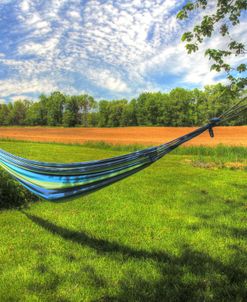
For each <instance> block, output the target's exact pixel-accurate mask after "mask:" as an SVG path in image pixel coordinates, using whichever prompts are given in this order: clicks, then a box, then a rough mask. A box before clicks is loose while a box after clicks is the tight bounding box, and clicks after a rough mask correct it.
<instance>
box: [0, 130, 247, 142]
mask: <svg viewBox="0 0 247 302" xmlns="http://www.w3.org/2000/svg"><path fill="white" fill-rule="evenodd" d="M193 129H195V128H186V127H185V128H170V127H127V128H46V127H43V128H42V127H27V128H16V127H9V128H8V127H3V128H0V138H11V139H17V140H27V141H39V142H64V143H83V142H86V141H105V142H108V143H111V144H141V145H157V144H161V143H164V142H168V141H169V140H172V139H174V138H177V137H179V136H181V135H183V134H185V133H188V132H189V131H192V130H193ZM187 144H188V145H207V146H214V145H217V144H225V145H244V146H247V126H242V127H219V128H215V138H214V139H211V138H210V137H209V135H208V133H205V134H203V135H201V136H199V137H197V138H196V139H194V140H192V141H190V142H189V143H187Z"/></svg>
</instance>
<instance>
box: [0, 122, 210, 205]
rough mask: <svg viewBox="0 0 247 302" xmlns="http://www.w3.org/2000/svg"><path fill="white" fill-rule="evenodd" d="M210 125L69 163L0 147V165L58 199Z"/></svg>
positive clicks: (119, 175) (106, 181) (112, 178)
mask: <svg viewBox="0 0 247 302" xmlns="http://www.w3.org/2000/svg"><path fill="white" fill-rule="evenodd" d="M213 126H215V125H214V124H211V123H210V124H208V125H206V126H203V127H201V128H198V129H197V130H195V131H193V132H191V133H189V134H187V135H184V136H181V137H179V138H177V139H175V140H173V141H171V142H168V143H166V144H162V145H160V146H157V147H152V148H147V149H144V150H141V151H136V152H133V153H130V154H127V155H122V156H117V157H113V158H109V159H103V160H95V161H89V162H79V163H71V164H58V163H45V162H39V161H34V160H28V159H24V158H21V157H19V156H15V155H13V154H11V153H8V152H6V151H4V150H1V149H0V166H1V167H2V168H3V169H5V170H6V171H7V172H9V173H10V174H11V175H12V176H13V177H14V178H15V179H16V180H17V181H18V182H20V183H21V184H22V185H23V186H24V187H25V188H27V189H28V190H29V191H31V192H32V193H34V194H35V195H38V196H39V197H41V198H44V199H46V200H51V201H59V200H63V199H68V198H72V197H75V196H78V195H83V194H87V193H90V192H92V191H95V190H98V189H100V188H103V187H105V186H108V185H110V184H112V183H114V182H116V181H119V180H121V179H123V178H125V177H128V176H130V175H132V174H134V173H136V172H138V171H140V170H142V169H144V168H146V167H148V166H149V165H151V164H152V163H154V162H155V161H157V160H158V159H160V158H161V157H163V156H164V155H165V154H167V153H169V152H170V151H172V150H174V149H175V148H177V147H178V146H180V145H181V144H183V143H185V142H187V141H189V140H191V139H193V138H194V137H196V136H198V135H200V134H202V133H203V132H205V131H206V130H209V129H211V128H212V127H213Z"/></svg>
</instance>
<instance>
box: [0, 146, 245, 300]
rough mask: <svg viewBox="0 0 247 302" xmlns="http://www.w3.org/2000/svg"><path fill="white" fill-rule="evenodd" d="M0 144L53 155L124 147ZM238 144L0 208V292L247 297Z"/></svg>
mask: <svg viewBox="0 0 247 302" xmlns="http://www.w3.org/2000/svg"><path fill="white" fill-rule="evenodd" d="M0 148H3V149H5V150H7V151H10V152H13V153H15V154H17V155H20V156H24V157H28V158H31V159H38V160H43V161H59V162H72V161H73V162H74V161H82V160H90V159H100V158H105V157H110V156H115V155H119V154H122V153H124V150H118V149H117V148H116V147H115V148H110V147H109V148H108V147H107V146H105V147H104V148H103V147H102V146H100V145H98V146H97V145H95V146H93V145H92V146H90V145H86V146H72V145H61V144H43V143H42V144H41V143H29V142H26V143H24V142H11V141H0ZM217 150H218V151H217ZM125 152H126V151H125ZM246 153H247V152H246V149H244V148H239V149H237V148H236V149H234V148H231V149H229V148H224V147H220V148H218V149H214V150H212V149H206V148H204V149H203V148H201V149H200V148H188V149H183V148H182V149H179V150H178V151H176V152H175V153H171V154H169V155H167V156H166V157H164V158H163V159H162V160H160V161H158V162H156V163H155V164H154V165H152V166H151V167H149V168H147V169H146V170H144V171H141V172H139V173H138V174H136V175H134V176H131V177H129V178H127V179H125V180H123V181H121V182H118V183H116V184H114V185H112V186H109V187H107V188H104V189H103V190H100V191H97V192H95V193H93V194H91V195H87V196H85V197H81V198H77V199H74V200H72V201H69V202H65V203H50V202H46V201H43V200H38V199H37V198H35V199H36V201H35V202H32V203H30V204H29V206H28V207H27V208H24V209H22V210H18V209H14V208H12V209H9V210H1V211H0V230H1V232H0V243H1V244H0V301H1V302H5V301H22V302H23V301H61V302H62V301H83V302H84V301H95V302H96V301H167V302H170V301H174V302H175V301H176V302H177V301H231V302H232V301H247V242H246V239H247V238H246V237H247V227H246V223H247V219H246V218H247V208H246V205H247V190H246V189H247V175H246V168H244V165H245V163H246ZM199 154H201V155H199ZM236 161H237V162H238V164H236ZM229 163H230V164H229ZM234 163H235V164H234ZM239 163H240V164H239ZM2 177H3V176H2ZM9 181H10V180H9V179H8V178H5V180H4V181H3V179H2V182H3V183H8V182H9ZM14 193H15V194H22V193H19V188H18V187H16V191H15V192H14ZM6 194H7V193H6ZM12 195H13V192H12ZM21 196H22V195H21ZM11 198H12V197H11ZM23 198H24V197H23ZM32 199H33V198H32Z"/></svg>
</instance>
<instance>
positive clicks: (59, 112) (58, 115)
mask: <svg viewBox="0 0 247 302" xmlns="http://www.w3.org/2000/svg"><path fill="white" fill-rule="evenodd" d="M64 104H65V96H64V95H63V94H62V93H61V92H59V91H55V92H53V93H52V94H51V95H50V96H49V97H48V98H47V101H46V107H47V124H48V125H49V126H58V125H62V119H63V109H64Z"/></svg>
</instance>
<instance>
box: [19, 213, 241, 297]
mask: <svg viewBox="0 0 247 302" xmlns="http://www.w3.org/2000/svg"><path fill="white" fill-rule="evenodd" d="M23 213H24V214H25V215H26V217H27V218H29V219H30V220H32V221H33V222H34V223H35V224H37V225H39V226H40V227H42V228H44V229H45V230H47V231H49V232H51V233H52V234H54V235H58V236H60V237H62V238H63V239H65V240H69V241H72V242H76V243H78V244H80V245H82V246H87V247H90V248H92V249H93V250H94V251H95V252H97V253H98V254H102V255H104V256H105V255H107V256H109V257H111V258H116V257H117V255H119V254H120V255H121V256H122V258H125V260H127V259H136V260H138V261H142V265H145V262H144V261H146V260H152V261H154V263H155V264H156V266H157V269H158V272H159V275H160V277H159V279H157V278H156V279H154V278H152V277H151V278H150V280H147V279H144V278H142V276H139V275H137V274H136V272H135V271H128V272H127V273H126V274H125V276H124V277H123V278H122V279H121V280H119V281H118V285H117V286H118V294H116V295H112V296H111V295H109V296H107V295H105V296H103V297H102V298H100V299H98V300H95V302H96V301H168V302H170V301H176V302H177V301H246V299H247V288H246V281H247V272H246V270H245V267H244V265H243V264H244V263H246V260H247V255H246V254H244V253H242V251H241V250H238V249H236V247H232V249H233V252H234V253H233V256H232V258H231V261H230V262H228V263H227V264H225V263H223V262H221V261H219V260H216V259H213V258H212V257H211V256H209V255H207V254H206V253H203V252H199V251H196V250H193V249H192V248H191V247H190V246H186V245H185V246H184V247H183V249H182V251H181V254H180V255H179V256H175V255H172V254H169V253H166V252H164V251H147V250H143V249H135V248H132V247H128V246H126V245H122V244H120V243H117V242H114V241H108V240H105V239H97V238H93V237H91V236H89V235H88V234H86V233H84V232H77V231H72V230H69V229H66V228H64V227H61V226H57V225H55V224H53V223H51V222H49V221H47V220H45V219H43V218H40V217H37V216H34V215H31V214H28V213H26V212H23ZM240 254H241V257H239V256H240ZM122 258H121V259H122Z"/></svg>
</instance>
